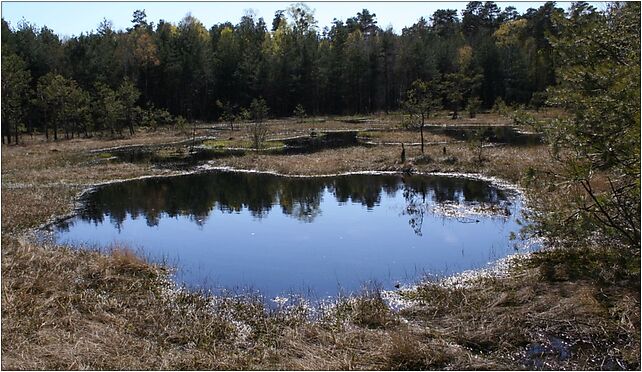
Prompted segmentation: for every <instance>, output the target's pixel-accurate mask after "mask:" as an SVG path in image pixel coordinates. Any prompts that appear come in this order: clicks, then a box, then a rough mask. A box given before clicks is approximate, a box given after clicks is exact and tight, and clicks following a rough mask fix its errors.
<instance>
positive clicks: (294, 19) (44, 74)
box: [2, 2, 586, 139]
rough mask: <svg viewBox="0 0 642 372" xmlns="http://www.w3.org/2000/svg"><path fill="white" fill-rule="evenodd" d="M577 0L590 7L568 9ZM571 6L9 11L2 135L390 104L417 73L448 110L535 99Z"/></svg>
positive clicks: (547, 81)
mask: <svg viewBox="0 0 642 372" xmlns="http://www.w3.org/2000/svg"><path fill="white" fill-rule="evenodd" d="M578 4H579V5H578ZM578 7H584V8H585V7H586V4H585V3H576V4H574V5H573V7H572V8H571V9H570V10H569V12H570V13H572V12H573V9H577V8H578ZM570 13H568V14H570ZM568 14H567V13H565V12H564V10H563V9H561V8H558V7H556V6H555V3H554V2H548V3H546V4H544V5H542V6H541V7H540V8H539V9H529V10H528V11H526V12H525V13H524V14H519V13H518V12H516V11H515V9H514V8H513V7H506V8H505V9H502V8H500V7H499V6H497V5H496V4H495V3H493V2H485V3H482V2H470V3H468V5H467V6H466V9H465V10H464V11H462V13H461V16H460V15H459V14H458V12H457V11H456V10H438V11H436V12H434V13H433V14H432V16H430V17H429V18H428V19H425V18H423V17H422V18H420V19H419V20H418V21H417V22H416V23H415V24H414V25H412V26H410V27H406V28H404V29H403V30H402V32H401V34H400V35H397V34H395V33H394V32H393V31H392V29H387V30H383V29H382V28H380V27H379V26H378V25H377V19H376V15H375V14H373V13H370V12H369V11H368V10H367V9H364V10H362V11H361V12H359V13H357V14H356V16H354V17H351V18H348V19H347V20H346V21H345V22H344V21H342V20H336V19H335V20H334V22H333V23H332V26H331V27H330V28H327V27H326V28H323V29H322V30H320V29H319V28H318V27H317V25H316V20H315V19H314V15H313V11H311V10H310V9H309V8H308V7H307V6H306V5H304V4H294V5H291V6H289V7H288V8H287V9H284V10H282V11H277V12H276V14H275V15H274V18H273V19H272V20H270V21H269V23H266V21H265V20H264V19H263V18H258V19H257V18H256V17H255V16H254V15H252V14H246V15H245V16H243V17H242V18H241V20H240V22H239V23H238V24H236V25H234V24H232V23H230V22H226V23H222V24H217V25H214V26H212V27H211V28H210V29H209V30H208V29H207V28H206V27H205V26H204V25H203V24H202V23H201V22H200V21H199V20H198V19H197V18H195V17H194V16H192V15H189V14H188V15H187V16H185V17H184V18H183V19H182V20H181V21H180V22H179V23H178V25H174V24H172V23H169V22H165V21H163V20H161V21H160V22H159V23H158V24H157V25H155V24H153V23H150V22H148V21H147V19H146V15H145V11H144V10H137V11H135V12H134V14H133V19H132V26H131V27H130V28H128V29H127V30H124V31H117V30H114V29H113V27H112V25H111V23H110V22H109V21H107V20H104V21H103V22H102V23H100V25H99V26H98V29H97V31H96V32H91V33H89V34H81V35H80V36H74V37H71V38H68V39H64V40H61V39H60V37H59V36H58V35H56V34H55V33H54V31H53V30H51V29H49V28H47V27H46V26H44V27H42V28H40V29H36V28H35V26H33V25H31V24H29V23H27V22H23V23H20V24H18V25H17V28H14V29H12V28H11V27H10V26H9V25H8V24H7V23H6V22H5V21H4V20H2V103H3V110H2V119H3V122H4V125H3V127H2V128H3V139H5V137H7V136H10V132H12V133H13V134H14V135H15V136H16V138H17V136H18V133H20V132H24V131H28V132H31V131H33V130H38V131H44V132H45V133H48V132H49V131H51V132H52V135H53V136H54V138H57V137H58V136H59V135H62V133H64V135H65V136H68V137H70V136H73V135H74V133H76V135H78V134H82V133H87V132H88V131H106V132H109V133H112V134H114V133H121V132H122V131H123V130H127V131H130V132H133V130H134V123H142V124H143V125H149V126H154V125H158V124H163V123H164V122H166V121H169V120H172V116H180V117H181V118H185V119H187V120H194V119H202V120H217V119H220V118H221V117H230V116H233V115H234V114H235V113H239V112H242V108H243V107H248V106H249V105H250V103H251V102H252V100H253V99H255V98H258V97H263V98H264V99H265V101H266V103H267V105H268V107H269V109H270V113H271V114H272V115H276V116H290V115H292V114H293V111H295V109H296V111H297V114H300V113H301V112H302V111H304V112H306V113H309V114H315V115H316V114H354V113H366V112H374V111H381V110H385V111H388V110H395V109H398V108H399V107H400V105H401V103H402V102H403V101H404V100H405V94H406V93H405V92H406V91H407V90H408V88H409V87H410V86H411V84H412V83H413V82H414V81H415V80H417V79H421V80H422V81H427V82H431V84H433V85H438V86H440V87H441V90H440V91H442V92H447V94H446V93H444V95H443V96H442V97H439V99H440V100H441V102H440V103H441V104H443V105H444V106H445V107H449V108H451V109H453V110H454V111H457V109H458V108H462V107H464V106H465V105H466V104H468V103H469V100H471V99H472V100H474V102H475V104H476V105H482V106H484V107H491V106H492V105H493V104H494V103H495V102H496V100H498V99H501V100H503V101H504V102H507V103H509V104H511V103H518V104H531V105H534V106H538V105H541V104H543V102H544V99H545V95H544V93H543V92H544V91H545V89H546V87H547V86H549V85H551V84H554V83H555V67H556V66H555V58H554V57H553V49H552V46H551V44H550V42H549V39H550V37H555V36H556V35H558V34H559V33H560V28H559V24H560V23H559V22H557V21H556V19H561V18H564V17H565V16H568ZM5 108H6V110H5ZM58 131H61V132H60V134H59V133H58ZM9 138H10V137H9Z"/></svg>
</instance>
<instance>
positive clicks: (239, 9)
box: [2, 1, 570, 36]
mask: <svg viewBox="0 0 642 372" xmlns="http://www.w3.org/2000/svg"><path fill="white" fill-rule="evenodd" d="M292 3H294V2H293V1H292V2H290V1H288V2H246V1H243V2H241V1H239V2H187V1H186V2H178V1H177V2H11V1H3V2H2V17H3V18H4V19H5V20H6V21H8V22H9V23H10V25H11V26H12V27H16V25H17V24H18V22H20V20H22V19H25V20H27V21H29V22H30V23H32V24H35V25H36V26H38V27H41V26H43V25H46V26H47V27H49V28H51V29H53V30H54V32H56V33H57V34H59V35H61V36H65V35H67V36H71V35H79V34H80V33H81V32H88V31H91V30H95V29H96V28H97V26H98V24H99V23H100V21H101V20H102V19H103V18H106V19H108V20H111V21H112V22H113V25H114V28H116V29H125V28H127V27H129V26H131V18H132V17H131V15H132V13H133V12H134V10H136V9H145V11H146V13H147V19H148V21H151V22H154V23H155V24H156V23H157V22H158V20H160V19H164V20H166V21H170V22H173V23H178V22H179V21H180V19H181V18H183V17H184V16H185V14H187V13H188V12H191V13H192V15H193V16H195V17H196V18H198V19H199V20H201V22H203V24H204V25H205V27H207V28H209V27H211V26H212V25H214V24H216V23H221V22H225V21H230V22H232V23H234V24H236V23H237V22H238V21H239V19H240V18H241V17H242V16H243V15H244V14H245V11H246V10H247V9H253V10H254V12H255V14H256V15H257V16H258V17H263V18H264V19H265V21H266V23H267V24H268V25H270V24H271V20H272V18H273V15H274V12H275V11H276V10H279V9H284V8H286V7H287V6H288V5H290V4H292ZM305 3H306V4H307V5H308V6H310V8H312V9H314V10H315V18H316V19H317V21H318V26H319V27H320V28H323V27H324V26H329V25H330V23H331V22H332V19H333V18H337V19H342V20H345V19H346V18H348V17H352V16H354V15H356V14H357V12H359V11H361V9H363V8H367V9H368V10H370V11H371V12H373V13H375V14H376V15H377V20H378V22H379V23H378V25H379V26H380V27H382V28H386V27H387V26H388V25H392V27H393V28H394V30H395V32H397V33H398V32H400V31H401V29H402V28H403V27H405V26H409V25H412V24H413V23H415V22H416V21H417V19H419V17H421V16H424V17H425V18H428V17H429V16H430V15H431V14H432V13H433V12H434V11H435V10H437V9H457V10H461V9H463V8H465V7H466V4H467V2H305ZM543 3H544V2H497V4H498V5H499V6H500V7H501V8H502V9H503V8H505V7H507V6H514V7H515V8H517V10H518V11H519V12H520V13H523V12H524V11H525V10H526V9H528V8H537V7H539V6H540V5H541V4H543ZM558 5H559V6H560V7H563V8H568V6H570V3H564V2H559V3H558Z"/></svg>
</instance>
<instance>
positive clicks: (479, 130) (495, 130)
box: [426, 126, 543, 146]
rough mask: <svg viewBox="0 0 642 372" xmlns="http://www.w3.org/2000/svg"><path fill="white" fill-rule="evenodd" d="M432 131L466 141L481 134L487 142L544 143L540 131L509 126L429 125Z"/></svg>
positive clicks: (525, 144)
mask: <svg viewBox="0 0 642 372" xmlns="http://www.w3.org/2000/svg"><path fill="white" fill-rule="evenodd" d="M426 128H427V130H428V131H430V132H432V133H438V134H445V135H447V136H448V137H451V138H454V139H457V140H461V141H466V140H469V139H471V138H473V137H474V136H476V135H478V134H481V136H482V138H483V139H484V141H485V142H492V143H501V144H507V145H516V146H529V145H538V144H541V143H542V141H543V140H542V135H541V134H539V133H526V132H521V131H519V130H518V129H517V128H514V127H507V126H448V127H442V126H427V127H426Z"/></svg>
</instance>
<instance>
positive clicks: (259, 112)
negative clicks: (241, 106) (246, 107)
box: [250, 98, 269, 123]
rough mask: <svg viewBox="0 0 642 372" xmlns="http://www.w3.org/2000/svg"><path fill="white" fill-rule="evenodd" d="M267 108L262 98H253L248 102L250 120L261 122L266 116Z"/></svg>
mask: <svg viewBox="0 0 642 372" xmlns="http://www.w3.org/2000/svg"><path fill="white" fill-rule="evenodd" d="M268 111H269V108H268V107H267V104H266V103H265V100H264V99H263V98H259V99H256V98H255V99H253V100H252V103H251V104H250V115H251V118H252V120H254V121H255V122H257V123H262V122H263V121H264V120H265V119H266V118H267V116H268Z"/></svg>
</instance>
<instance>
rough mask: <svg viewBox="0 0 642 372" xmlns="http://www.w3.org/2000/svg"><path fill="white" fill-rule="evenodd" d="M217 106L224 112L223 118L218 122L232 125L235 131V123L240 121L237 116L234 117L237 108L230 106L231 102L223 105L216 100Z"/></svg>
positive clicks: (220, 117) (222, 113) (231, 127)
mask: <svg viewBox="0 0 642 372" xmlns="http://www.w3.org/2000/svg"><path fill="white" fill-rule="evenodd" d="M216 106H217V107H218V108H219V109H220V110H221V111H222V112H221V116H219V118H218V120H220V121H222V122H227V123H230V129H231V130H234V122H235V121H236V120H237V119H238V118H237V116H236V115H234V111H235V108H236V107H235V106H234V105H232V104H230V102H229V101H226V102H225V103H222V102H221V101H219V100H216Z"/></svg>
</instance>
